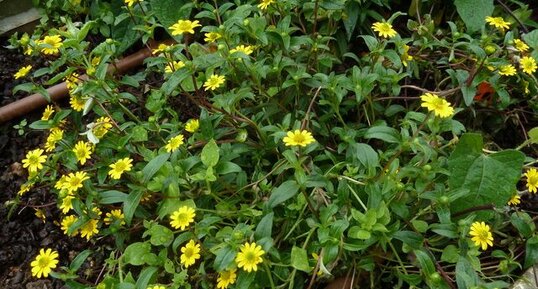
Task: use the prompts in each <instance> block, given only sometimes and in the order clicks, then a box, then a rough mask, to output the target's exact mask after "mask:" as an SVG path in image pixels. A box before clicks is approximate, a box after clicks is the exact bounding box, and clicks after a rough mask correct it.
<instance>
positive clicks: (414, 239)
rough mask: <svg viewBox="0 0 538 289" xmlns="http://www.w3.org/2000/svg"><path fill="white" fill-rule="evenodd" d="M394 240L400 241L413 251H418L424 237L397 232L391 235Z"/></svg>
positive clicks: (412, 233) (411, 232)
mask: <svg viewBox="0 0 538 289" xmlns="http://www.w3.org/2000/svg"><path fill="white" fill-rule="evenodd" d="M392 237H394V238H395V239H398V240H400V241H402V242H403V243H404V244H406V245H408V246H409V247H411V248H413V249H419V248H422V247H423V242H424V237H422V235H420V234H417V233H415V232H413V231H398V232H396V233H394V235H392Z"/></svg>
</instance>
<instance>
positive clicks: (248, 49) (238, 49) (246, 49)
mask: <svg viewBox="0 0 538 289" xmlns="http://www.w3.org/2000/svg"><path fill="white" fill-rule="evenodd" d="M235 52H243V53H244V54H246V55H251V54H252V52H254V47H253V46H252V45H247V46H245V45H239V46H237V47H236V48H234V49H231V50H230V54H232V53H235Z"/></svg>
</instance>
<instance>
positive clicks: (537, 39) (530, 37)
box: [523, 29, 538, 47]
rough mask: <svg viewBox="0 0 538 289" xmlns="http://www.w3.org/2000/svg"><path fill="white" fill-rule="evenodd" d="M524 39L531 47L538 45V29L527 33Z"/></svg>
mask: <svg viewBox="0 0 538 289" xmlns="http://www.w3.org/2000/svg"><path fill="white" fill-rule="evenodd" d="M523 40H525V42H526V43H527V44H528V45H529V46H530V47H538V29H535V30H533V31H531V32H529V33H527V34H525V35H523Z"/></svg>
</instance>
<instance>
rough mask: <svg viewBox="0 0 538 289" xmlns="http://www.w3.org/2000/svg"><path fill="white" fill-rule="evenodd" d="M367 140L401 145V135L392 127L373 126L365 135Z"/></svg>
mask: <svg viewBox="0 0 538 289" xmlns="http://www.w3.org/2000/svg"><path fill="white" fill-rule="evenodd" d="M364 138H367V139H372V138H374V139H380V140H382V141H386V142H388V143H399V142H400V133H398V131H397V130H396V129H394V128H392V127H388V126H373V127H370V128H369V129H368V130H367V131H366V133H365V134H364Z"/></svg>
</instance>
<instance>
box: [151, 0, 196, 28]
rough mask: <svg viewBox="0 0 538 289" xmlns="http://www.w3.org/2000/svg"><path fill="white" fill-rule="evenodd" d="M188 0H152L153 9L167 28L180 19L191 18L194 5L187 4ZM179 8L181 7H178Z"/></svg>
mask: <svg viewBox="0 0 538 289" xmlns="http://www.w3.org/2000/svg"><path fill="white" fill-rule="evenodd" d="M190 2H191V1H187V0H151V1H150V4H151V11H152V12H153V13H155V17H157V19H158V20H159V22H161V24H163V26H164V27H165V28H168V27H170V26H172V25H173V24H174V23H176V22H177V21H178V20H179V19H189V18H190V14H191V10H192V5H185V4H187V3H190ZM178 8H179V9H178Z"/></svg>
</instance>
